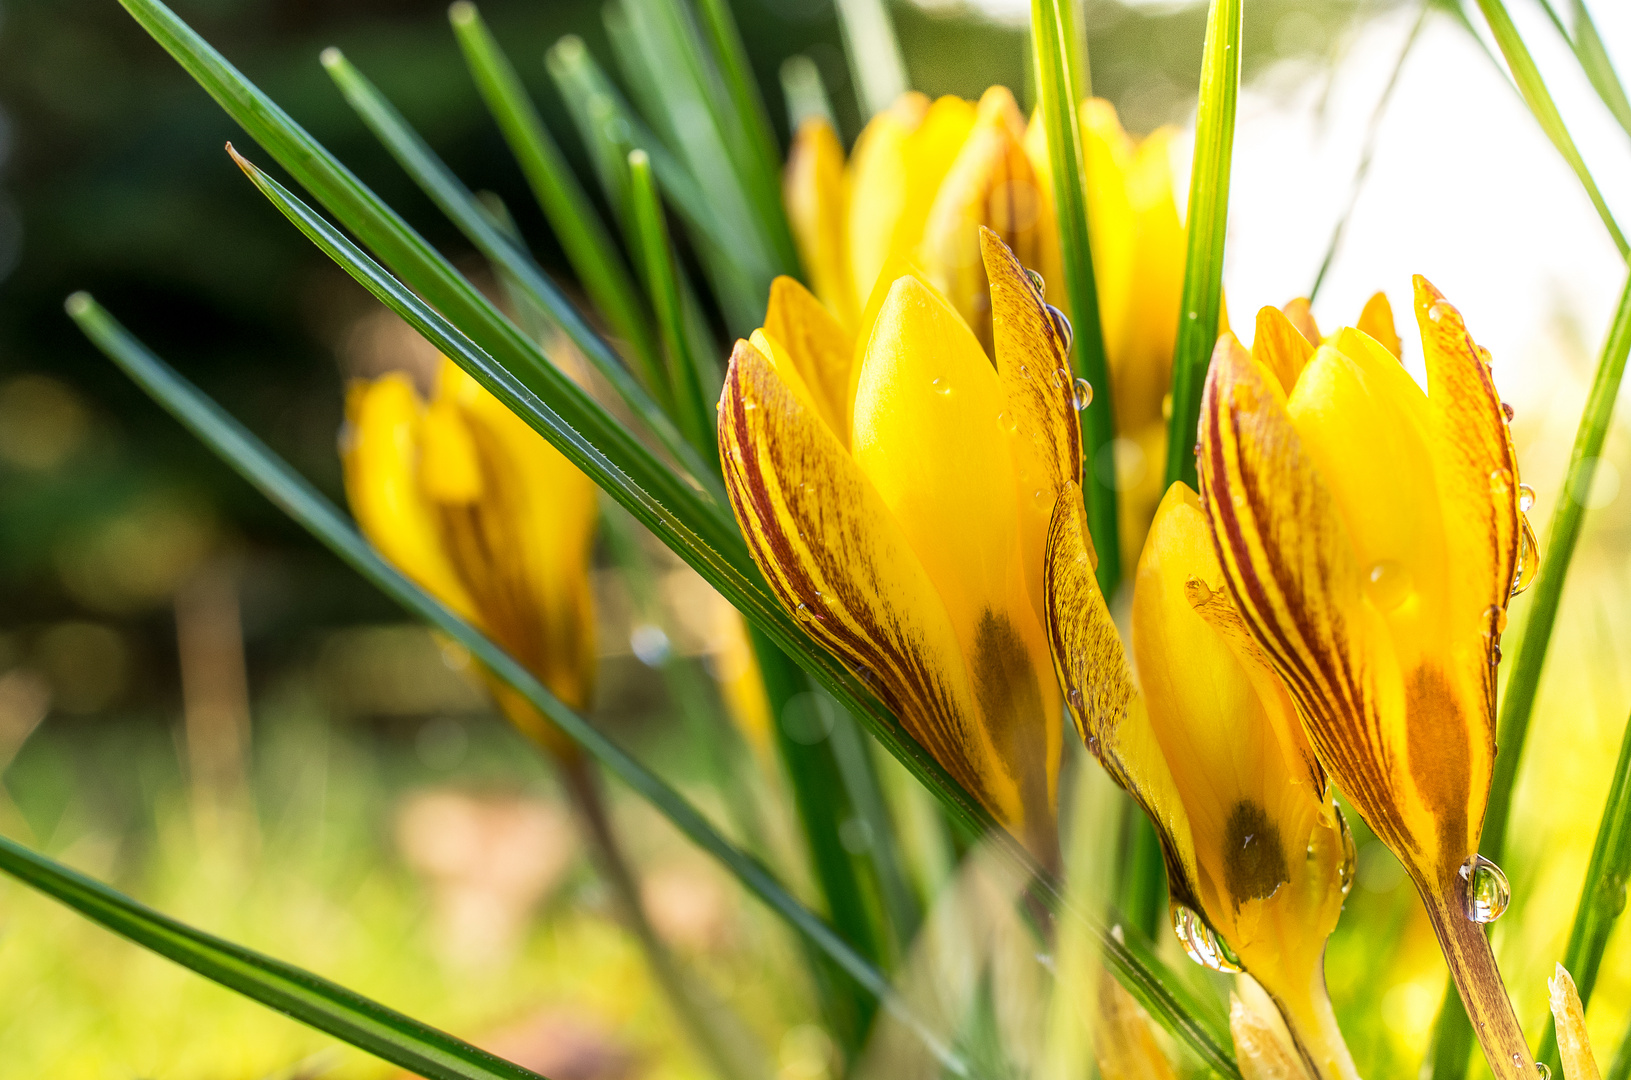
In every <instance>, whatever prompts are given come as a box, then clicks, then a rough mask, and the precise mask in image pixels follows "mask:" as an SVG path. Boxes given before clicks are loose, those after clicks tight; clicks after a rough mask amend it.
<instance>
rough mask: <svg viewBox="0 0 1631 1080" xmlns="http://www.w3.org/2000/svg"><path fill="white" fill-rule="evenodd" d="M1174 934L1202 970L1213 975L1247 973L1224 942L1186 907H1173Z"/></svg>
mask: <svg viewBox="0 0 1631 1080" xmlns="http://www.w3.org/2000/svg"><path fill="white" fill-rule="evenodd" d="M1171 911H1172V932H1173V933H1174V934H1176V935H1178V941H1179V943H1180V944H1181V945H1183V947H1184V952H1186V953H1188V954H1189V958H1190V959H1191V960H1193V961H1195V962H1196V963H1197V964H1200V965H1201V966H1202V967H1208V968H1211V969H1212V970H1213V971H1222V972H1228V973H1233V972H1238V971H1241V970H1243V969H1242V968H1241V966H1240V960H1239V958H1238V957H1236V956H1235V954H1234V952H1233V951H1232V950H1231V949H1230V948H1229V946H1228V945H1226V944H1225V943H1224V941H1223V939H1222V938H1220V937H1218V935H1217V934H1216V933H1215V932H1214V931H1213V929H1212V928H1211V927H1210V926H1208V925H1206V920H1204V919H1202V918H1201V917H1200V916H1199V915H1197V914H1195V912H1193V911H1191V910H1190V909H1189V908H1187V907H1185V906H1184V905H1182V904H1180V903H1177V902H1176V901H1175V902H1174V903H1173V904H1172V908H1171Z"/></svg>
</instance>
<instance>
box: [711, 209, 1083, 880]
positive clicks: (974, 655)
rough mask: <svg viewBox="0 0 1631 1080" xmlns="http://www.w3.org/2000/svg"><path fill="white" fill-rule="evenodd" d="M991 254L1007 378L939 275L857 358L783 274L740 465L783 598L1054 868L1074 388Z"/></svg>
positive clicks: (741, 370) (901, 293)
mask: <svg viewBox="0 0 1631 1080" xmlns="http://www.w3.org/2000/svg"><path fill="white" fill-rule="evenodd" d="M982 241H983V244H984V249H985V250H984V263H985V268H986V272H987V274H988V275H989V276H990V279H991V287H990V304H991V309H992V313H993V319H992V325H993V328H994V340H995V346H996V364H995V366H993V364H992V363H991V361H990V360H989V359H987V357H986V354H985V353H984V352H983V351H982V350H981V348H980V344H979V342H978V340H977V339H976V338H975V337H974V334H973V332H972V331H971V330H970V329H969V327H968V325H967V324H966V323H965V322H964V320H963V319H962V317H961V316H960V315H959V314H958V312H957V311H956V310H955V309H954V308H953V307H952V306H951V304H950V303H949V301H948V300H947V299H946V298H945V297H944V296H943V295H941V294H940V292H939V291H938V290H937V289H936V288H935V287H934V286H933V285H932V284H931V283H929V282H927V281H925V280H924V279H923V278H922V277H919V276H917V275H914V274H910V273H908V274H904V275H902V276H901V277H898V278H896V279H895V280H893V281H892V282H891V283H890V284H889V285H888V288H887V289H880V290H879V291H880V292H881V293H882V294H883V296H882V298H881V300H880V301H879V302H878V303H877V304H876V305H875V311H874V312H873V313H872V316H871V327H870V329H869V330H868V331H867V332H864V333H863V334H862V335H861V336H860V338H859V342H860V344H859V346H857V344H856V340H855V339H854V338H853V337H852V335H851V333H850V331H849V330H847V329H846V328H845V327H844V326H843V325H842V324H841V323H840V322H839V321H838V319H837V318H836V317H835V316H834V315H833V314H831V313H830V312H829V311H828V310H827V309H826V308H824V307H823V306H822V305H821V304H820V303H819V302H818V301H817V300H816V299H815V297H814V296H812V295H811V294H810V293H808V292H807V291H805V290H804V288H803V287H802V286H800V285H798V284H797V283H795V282H793V281H792V280H791V279H787V278H781V279H778V280H777V282H776V284H775V285H774V286H773V288H772V292H771V298H770V309H769V314H768V315H767V316H766V320H765V326H764V328H763V329H761V330H759V331H757V332H755V333H754V335H753V337H752V340H751V341H739V342H738V343H737V345H736V350H735V352H734V354H733V355H732V358H731V365H730V370H729V372H728V373H727V375H726V380H725V389H724V393H723V395H722V397H721V401H720V414H719V417H720V418H719V440H720V451H721V454H720V456H721V459H722V460H723V462H724V466H725V481H726V488H727V490H728V491H729V493H730V498H731V503H732V506H733V508H734V509H735V512H736V517H737V520H738V521H739V522H740V523H741V526H742V531H743V533H744V535H745V536H746V537H747V540H748V544H749V547H750V549H751V550H752V552H753V556H754V559H755V560H756V561H757V562H758V564H759V566H760V567H761V568H762V569H763V570H764V573H765V577H766V578H767V579H768V580H769V582H770V585H771V588H772V589H773V590H774V591H775V593H776V595H777V597H778V598H779V599H780V600H781V602H782V603H783V604H784V605H786V607H787V608H788V609H789V610H790V611H792V612H793V613H794V614H795V616H796V617H797V618H798V619H799V620H800V621H801V622H802V624H803V625H804V626H805V628H806V629H807V630H808V631H809V633H810V634H811V636H812V637H814V638H815V639H816V640H817V641H819V642H820V643H821V644H822V645H823V646H824V647H826V648H827V649H828V650H830V651H831V652H832V653H833V654H834V655H836V656H837V657H838V658H840V659H841V660H842V661H843V662H844V663H845V664H846V665H847V666H848V667H849V668H850V669H851V670H852V671H854V672H855V673H856V674H857V675H858V676H860V677H861V678H863V679H865V680H866V681H868V683H869V684H870V685H871V686H872V687H873V688H874V690H875V691H876V692H877V693H878V695H879V697H880V698H881V699H882V700H883V701H884V703H885V704H887V705H888V706H889V707H890V708H891V709H893V710H894V711H895V714H896V715H897V716H899V717H900V719H901V721H902V723H903V724H904V725H905V726H906V729H907V730H908V731H909V732H910V733H911V734H912V736H913V737H914V738H915V739H917V740H918V742H919V743H921V744H922V745H923V746H924V747H925V748H926V749H927V750H928V751H929V752H930V753H932V754H933V755H934V757H935V759H936V760H937V761H939V762H940V763H941V764H942V765H943V766H944V767H945V768H946V769H947V771H949V772H950V773H951V774H952V775H953V776H955V777H956V778H957V779H958V780H959V781H960V782H962V784H963V785H964V786H965V787H966V788H967V789H968V790H969V791H970V792H972V793H974V795H975V796H976V797H978V798H979V799H980V800H981V801H982V803H983V804H984V805H985V806H986V807H987V808H988V809H990V811H991V812H992V813H993V814H994V815H995V816H996V817H997V818H998V820H1000V821H1002V822H1003V823H1004V824H1005V825H1007V826H1008V827H1009V828H1010V829H1011V830H1012V831H1013V832H1014V833H1015V834H1016V835H1018V836H1019V837H1021V838H1022V839H1023V840H1024V841H1025V842H1026V843H1027V844H1028V845H1029V846H1030V847H1031V849H1032V850H1033V851H1035V852H1037V853H1038V854H1039V856H1041V857H1043V858H1045V859H1048V860H1052V859H1053V858H1055V856H1056V853H1057V835H1056V830H1055V810H1054V807H1055V795H1056V790H1055V789H1056V783H1057V778H1058V770H1059V758H1060V752H1061V735H1060V728H1059V699H1058V690H1057V687H1056V685H1055V682H1054V679H1053V677H1052V661H1051V659H1050V657H1049V652H1048V643H1047V637H1046V633H1045V630H1044V627H1043V618H1044V612H1043V596H1042V570H1043V563H1044V558H1045V551H1044V545H1045V543H1046V538H1047V530H1048V521H1049V518H1050V515H1051V514H1052V512H1053V507H1054V504H1055V502H1056V501H1059V496H1060V495H1061V493H1064V492H1070V493H1072V494H1069V495H1067V497H1066V498H1065V499H1064V500H1063V501H1065V502H1073V503H1075V504H1076V505H1077V506H1078V507H1079V506H1080V503H1081V499H1080V497H1079V495H1075V494H1073V493H1074V492H1075V491H1076V487H1075V484H1076V483H1077V478H1078V477H1079V475H1080V461H1081V450H1080V441H1079V439H1080V436H1079V431H1078V428H1077V424H1076V416H1075V412H1074V408H1073V395H1074V393H1075V390H1074V386H1073V382H1072V379H1071V376H1070V371H1069V368H1068V361H1067V359H1066V356H1065V351H1064V347H1063V345H1064V342H1063V336H1062V332H1061V331H1060V329H1059V327H1058V326H1057V324H1056V323H1055V321H1054V319H1053V316H1052V315H1051V314H1050V313H1049V312H1048V310H1047V308H1046V307H1045V306H1044V304H1043V301H1042V298H1041V297H1040V296H1039V295H1038V293H1037V290H1036V288H1035V286H1034V285H1033V284H1032V282H1031V281H1030V279H1029V278H1028V277H1027V275H1026V273H1025V271H1024V269H1023V268H1022V267H1021V265H1020V263H1019V262H1018V260H1017V259H1015V257H1014V255H1013V253H1012V252H1010V251H1009V250H1008V249H1007V248H1006V247H1004V245H1003V244H1002V243H1001V241H1000V240H999V239H998V238H997V237H996V235H995V234H994V233H991V232H990V231H985V232H983V233H982Z"/></svg>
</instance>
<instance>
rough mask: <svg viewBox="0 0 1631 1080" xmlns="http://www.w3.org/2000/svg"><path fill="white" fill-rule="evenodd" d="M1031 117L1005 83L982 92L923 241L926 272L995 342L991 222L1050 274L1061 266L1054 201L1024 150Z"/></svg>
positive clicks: (987, 341)
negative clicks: (988, 252) (983, 248)
mask: <svg viewBox="0 0 1631 1080" xmlns="http://www.w3.org/2000/svg"><path fill="white" fill-rule="evenodd" d="M1024 139H1025V121H1024V118H1023V117H1022V116H1021V115H1020V112H1019V108H1018V106H1016V105H1015V104H1014V98H1013V95H1012V94H1010V93H1009V92H1008V90H1007V88H1006V87H1001V86H994V87H992V88H991V89H989V90H987V91H986V93H985V96H984V97H982V98H981V99H980V105H979V111H978V114H977V118H976V120H975V123H974V127H973V129H972V130H971V131H970V132H969V134H968V136H967V138H966V139H965V141H964V142H963V146H962V149H961V151H960V152H959V153H958V155H957V159H956V161H955V162H954V163H953V164H952V166H951V169H950V170H949V171H948V172H947V173H946V176H945V179H944V180H943V181H942V183H941V184H940V188H939V191H938V193H937V194H936V195H935V198H934V204H933V206H932V207H931V209H930V211H929V216H928V220H927V222H926V223H925V225H924V231H923V239H922V242H921V244H920V247H919V252H920V262H921V265H922V266H923V270H924V273H925V274H926V275H927V276H928V278H929V280H930V281H932V282H933V283H934V284H935V287H936V288H938V289H939V290H940V291H941V292H942V293H943V294H944V295H945V296H946V298H947V299H948V300H950V301H951V304H952V306H953V307H955V308H956V309H957V311H958V313H959V314H960V315H962V316H963V319H964V321H965V322H967V323H968V324H969V326H970V327H971V328H972V329H973V330H974V333H975V336H976V337H978V338H979V339H980V343H981V344H982V345H983V346H985V348H986V351H987V352H989V351H990V350H991V305H990V298H989V297H990V294H989V291H988V289H987V282H986V276H985V268H984V265H983V261H982V259H981V253H980V230H981V229H982V228H989V229H991V230H993V231H995V232H996V233H997V235H998V236H1000V237H1001V238H1002V241H1003V242H1004V243H1005V244H1007V245H1008V247H1009V248H1010V249H1011V250H1012V251H1013V252H1014V254H1015V255H1016V256H1017V257H1018V258H1019V260H1020V262H1021V263H1023V264H1024V265H1026V266H1029V267H1031V268H1032V269H1034V270H1036V271H1037V272H1038V273H1040V274H1041V275H1042V276H1043V278H1044V279H1047V278H1048V277H1050V276H1057V275H1059V274H1061V273H1062V272H1063V270H1062V264H1061V261H1060V260H1061V255H1060V250H1059V236H1058V230H1057V229H1056V228H1055V227H1054V223H1053V214H1052V208H1051V207H1050V206H1049V205H1048V204H1047V203H1046V201H1045V200H1044V199H1043V196H1042V191H1041V188H1040V186H1039V184H1038V180H1037V177H1036V176H1035V174H1034V172H1033V170H1032V168H1031V162H1030V159H1029V158H1027V157H1026V155H1025V147H1024Z"/></svg>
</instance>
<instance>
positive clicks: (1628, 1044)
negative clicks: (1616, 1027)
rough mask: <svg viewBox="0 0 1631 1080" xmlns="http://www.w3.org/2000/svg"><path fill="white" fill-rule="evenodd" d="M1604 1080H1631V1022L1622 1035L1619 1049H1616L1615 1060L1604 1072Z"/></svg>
mask: <svg viewBox="0 0 1631 1080" xmlns="http://www.w3.org/2000/svg"><path fill="white" fill-rule="evenodd" d="M1603 1080H1631V1024H1627V1025H1626V1029H1625V1031H1624V1033H1623V1034H1621V1035H1620V1045H1619V1049H1617V1050H1615V1051H1614V1060H1613V1061H1612V1062H1610V1063H1609V1066H1608V1071H1606V1072H1605V1073H1603Z"/></svg>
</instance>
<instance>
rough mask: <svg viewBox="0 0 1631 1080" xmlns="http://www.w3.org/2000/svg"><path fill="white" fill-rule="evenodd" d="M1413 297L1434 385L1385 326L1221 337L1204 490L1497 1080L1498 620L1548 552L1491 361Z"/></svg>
mask: <svg viewBox="0 0 1631 1080" xmlns="http://www.w3.org/2000/svg"><path fill="white" fill-rule="evenodd" d="M1415 306H1416V315H1417V322H1418V324H1419V326H1420V330H1421V337H1422V345H1423V350H1424V352H1425V355H1426V363H1427V380H1428V387H1429V391H1430V392H1429V393H1423V391H1422V389H1421V388H1420V387H1419V386H1418V385H1417V384H1416V382H1415V381H1414V380H1413V379H1412V378H1411V377H1410V375H1409V374H1408V373H1407V372H1406V371H1405V370H1404V368H1403V366H1402V365H1401V364H1400V363H1399V360H1398V358H1397V356H1396V355H1395V354H1394V353H1393V352H1392V351H1390V350H1389V348H1388V347H1387V345H1388V344H1391V343H1392V342H1385V341H1379V340H1378V336H1382V337H1386V336H1387V335H1388V334H1391V332H1392V328H1391V326H1389V327H1387V328H1386V331H1387V333H1386V334H1383V333H1381V331H1380V329H1378V330H1377V331H1375V332H1373V333H1365V332H1363V331H1361V330H1357V329H1345V330H1342V331H1340V332H1339V333H1337V334H1336V335H1334V336H1333V337H1331V338H1330V339H1329V340H1328V343H1327V344H1324V345H1320V346H1318V347H1316V346H1315V345H1314V344H1312V343H1310V342H1309V341H1308V340H1307V339H1306V338H1305V337H1304V336H1303V334H1302V333H1300V332H1298V331H1296V330H1295V329H1294V328H1292V326H1291V324H1290V322H1289V320H1288V319H1287V318H1286V316H1285V315H1284V314H1282V313H1281V312H1279V311H1276V310H1274V309H1272V308H1265V309H1264V310H1263V311H1262V312H1261V313H1260V314H1259V317H1258V332H1257V338H1256V341H1255V342H1254V346H1253V350H1252V352H1250V353H1248V352H1246V351H1245V350H1244V349H1242V348H1241V347H1240V346H1239V344H1238V343H1236V341H1235V340H1234V338H1233V336H1232V335H1227V334H1226V335H1224V336H1223V338H1222V339H1221V340H1220V341H1219V343H1218V348H1217V350H1216V352H1215V354H1214V356H1213V360H1212V367H1211V372H1210V375H1209V377H1208V380H1207V387H1206V394H1205V398H1204V402H1203V406H1202V413H1201V431H1200V461H1199V466H1200V479H1201V491H1202V496H1203V500H1204V503H1205V508H1206V513H1207V516H1208V519H1209V522H1210V528H1211V533H1212V536H1213V542H1214V547H1215V550H1216V552H1217V554H1218V558H1219V563H1220V566H1221V570H1222V576H1223V579H1224V582H1225V583H1226V586H1227V593H1228V596H1229V599H1230V601H1231V602H1232V604H1233V606H1234V607H1235V609H1236V610H1237V611H1239V613H1240V615H1241V617H1242V619H1243V621H1244V623H1245V625H1246V627H1247V628H1248V629H1249V631H1250V633H1251V636H1252V638H1253V640H1255V641H1256V642H1257V644H1258V646H1259V647H1260V648H1261V649H1262V652H1263V654H1264V655H1265V656H1266V657H1267V658H1268V660H1269V662H1270V663H1272V664H1273V666H1274V668H1275V670H1276V671H1277V672H1278V673H1279V675H1280V678H1281V680H1282V681H1283V682H1284V684H1285V687H1286V689H1287V691H1288V692H1289V694H1290V696H1291V699H1292V700H1293V701H1294V702H1295V704H1296V707H1297V712H1298V714H1299V716H1300V717H1301V720H1302V723H1303V727H1304V730H1305V731H1306V732H1307V735H1308V740H1309V743H1310V744H1311V746H1312V747H1313V749H1314V752H1315V754H1316V755H1317V756H1318V759H1319V761H1320V763H1321V764H1322V765H1323V766H1324V768H1325V769H1326V770H1327V771H1328V772H1329V773H1330V774H1331V775H1332V777H1333V778H1334V779H1335V780H1336V782H1337V784H1338V785H1339V786H1340V787H1341V788H1342V790H1343V792H1344V793H1345V794H1346V795H1347V796H1348V797H1349V799H1350V800H1352V802H1353V804H1354V806H1355V808H1356V809H1357V810H1358V811H1359V813H1360V814H1361V815H1362V816H1363V817H1364V818H1365V820H1366V822H1367V823H1368V824H1369V825H1370V826H1371V828H1372V829H1373V830H1374V831H1375V833H1376V834H1377V836H1378V837H1379V838H1380V839H1382V841H1383V842H1384V843H1386V844H1387V845H1388V847H1389V848H1391V849H1392V850H1393V852H1394V853H1395V854H1396V855H1397V856H1398V857H1399V859H1400V861H1401V862H1402V863H1403V864H1404V866H1405V868H1406V870H1407V871H1408V872H1409V873H1410V875H1411V877H1412V879H1413V880H1414V881H1415V883H1416V886H1417V888H1418V890H1419V891H1420V892H1421V894H1422V897H1423V899H1424V900H1425V901H1426V904H1427V908H1428V911H1429V914H1430V916H1431V918H1432V921H1433V924H1434V929H1435V930H1436V931H1437V933H1438V937H1439V942H1440V945H1441V946H1442V947H1443V949H1444V952H1445V956H1446V958H1447V960H1448V961H1449V963H1450V968H1451V971H1452V972H1453V973H1454V974H1455V976H1456V980H1457V983H1458V985H1459V987H1460V989H1461V992H1462V996H1463V999H1464V1000H1466V1002H1467V1006H1468V1009H1469V1011H1470V1013H1471V1015H1472V1018H1473V1019H1474V1021H1476V1029H1477V1030H1478V1032H1479V1034H1480V1038H1481V1040H1482V1041H1483V1042H1484V1045H1485V1048H1486V1051H1487V1053H1488V1057H1489V1058H1490V1060H1491V1063H1492V1067H1493V1068H1495V1069H1496V1070H1497V1075H1500V1076H1506V1075H1509V1074H1510V1075H1514V1076H1516V1075H1527V1070H1528V1069H1529V1068H1530V1066H1528V1065H1527V1064H1526V1063H1527V1061H1528V1050H1527V1047H1526V1046H1525V1045H1524V1043H1523V1035H1522V1032H1521V1030H1519V1029H1518V1026H1517V1022H1516V1019H1515V1018H1514V1017H1513V1015H1512V1011H1511V1006H1510V1004H1509V1003H1508V1002H1507V999H1506V996H1505V994H1504V993H1503V992H1501V990H1500V974H1499V972H1498V971H1497V970H1496V969H1495V964H1494V958H1493V955H1492V954H1491V953H1490V951H1489V945H1488V941H1487V939H1486V938H1485V936H1484V934H1483V933H1482V931H1481V928H1480V927H1479V926H1478V922H1479V921H1488V920H1489V919H1490V918H1493V917H1494V916H1495V915H1497V914H1499V908H1500V907H1501V906H1504V897H1503V896H1502V895H1501V894H1502V893H1503V892H1504V881H1502V880H1501V879H1500V877H1499V871H1498V870H1495V869H1494V868H1493V867H1491V866H1488V865H1487V864H1483V863H1481V862H1480V861H1479V860H1478V859H1477V857H1476V854H1475V853H1476V851H1477V848H1478V837H1479V833H1480V832H1481V829H1482V823H1483V816H1484V807H1485V803H1486V801H1487V799H1488V793H1489V783H1490V773H1491V769H1492V767H1493V764H1494V752H1495V672H1496V664H1497V663H1498V661H1499V659H1500V646H1499V641H1500V635H1501V631H1502V629H1503V628H1504V627H1505V625H1506V607H1507V604H1508V602H1509V601H1510V599H1511V597H1512V595H1513V594H1514V593H1515V592H1516V591H1517V590H1518V589H1519V588H1520V587H1521V586H1522V585H1523V584H1524V582H1525V579H1526V577H1527V576H1528V574H1529V573H1530V572H1531V570H1532V568H1533V565H1534V563H1535V561H1536V557H1535V553H1534V548H1533V543H1532V540H1531V539H1530V537H1531V534H1530V533H1529V530H1528V525H1527V522H1526V520H1525V519H1524V516H1523V514H1522V509H1525V508H1526V507H1520V502H1519V499H1520V494H1519V484H1518V463H1517V458H1516V455H1515V453H1514V451H1513V448H1512V441H1511V437H1510V433H1509V432H1508V430H1507V425H1506V418H1505V416H1504V415H1503V407H1502V405H1501V401H1500V398H1499V396H1498V395H1497V393H1496V390H1495V384H1494V381H1493V379H1492V378H1491V375H1490V370H1489V354H1488V352H1487V351H1485V350H1484V349H1482V348H1480V347H1479V346H1478V345H1477V344H1476V343H1475V342H1474V341H1473V340H1472V337H1471V336H1470V335H1469V334H1468V333H1467V330H1466V327H1465V325H1464V324H1463V322H1462V319H1461V316H1460V313H1459V312H1457V311H1456V309H1455V308H1454V307H1452V306H1451V305H1450V304H1448V303H1447V302H1445V300H1444V299H1443V297H1442V296H1441V295H1440V294H1439V293H1438V292H1437V290H1435V289H1434V288H1433V287H1432V286H1431V285H1429V284H1428V283H1427V282H1426V281H1425V280H1424V279H1422V278H1420V277H1418V278H1416V280H1415ZM1368 310H1370V317H1371V318H1372V319H1373V320H1375V322H1379V321H1380V316H1381V312H1380V311H1378V310H1371V309H1368ZM1393 340H1394V341H1396V340H1397V339H1393ZM1514 1058H1516V1061H1513V1060H1512V1059H1514Z"/></svg>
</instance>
